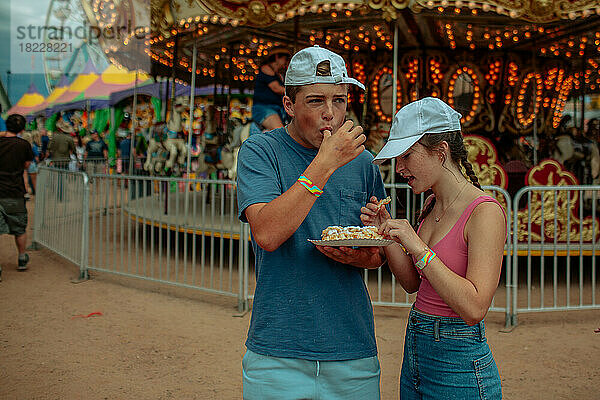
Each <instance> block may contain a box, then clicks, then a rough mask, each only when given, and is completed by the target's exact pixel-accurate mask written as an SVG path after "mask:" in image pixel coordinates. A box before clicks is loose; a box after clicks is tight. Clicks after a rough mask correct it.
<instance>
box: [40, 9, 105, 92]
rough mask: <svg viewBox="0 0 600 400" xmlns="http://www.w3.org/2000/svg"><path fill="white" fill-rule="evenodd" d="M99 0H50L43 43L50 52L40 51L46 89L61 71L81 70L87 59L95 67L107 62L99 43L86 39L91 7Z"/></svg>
mask: <svg viewBox="0 0 600 400" xmlns="http://www.w3.org/2000/svg"><path fill="white" fill-rule="evenodd" d="M97 2H98V0H49V4H48V10H47V13H46V21H45V27H46V29H45V30H44V43H45V44H46V48H47V49H48V50H52V51H46V52H44V53H43V65H44V75H45V80H46V86H47V88H48V92H51V91H52V89H54V86H55V84H56V83H57V82H58V80H59V79H60V77H61V75H62V74H64V73H76V72H78V71H81V70H83V67H84V66H85V64H86V63H87V61H88V60H90V59H91V60H92V62H93V64H94V65H95V66H96V68H97V69H99V70H101V69H103V68H104V67H106V66H107V65H108V61H107V58H106V56H105V54H104V51H103V50H102V48H101V46H100V45H99V43H98V42H97V41H96V42H94V41H93V40H89V35H88V32H89V26H90V12H89V11H90V10H92V9H93V3H97Z"/></svg>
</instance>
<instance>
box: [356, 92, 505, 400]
mask: <svg viewBox="0 0 600 400" xmlns="http://www.w3.org/2000/svg"><path fill="white" fill-rule="evenodd" d="M460 118H461V116H460V114H459V113H457V112H456V111H454V110H453V109H452V108H450V106H448V105H447V104H446V103H444V102H443V101H441V100H439V99H436V98H432V97H427V98H424V99H422V100H419V101H416V102H413V103H409V104H407V105H406V106H404V107H403V108H402V109H400V110H399V111H398V113H397V114H396V115H395V117H394V121H393V124H392V127H391V130H390V135H389V138H388V141H387V143H386V145H385V146H384V147H383V148H382V149H381V151H380V152H379V154H378V155H377V156H376V157H375V160H374V162H375V163H381V162H383V161H384V160H387V159H391V158H395V159H396V172H397V173H399V174H401V175H402V176H403V177H405V178H407V180H408V184H409V185H410V186H411V188H412V190H413V192H414V194H420V193H423V192H426V191H427V190H429V189H431V191H432V192H433V194H432V195H431V196H429V197H428V198H427V199H426V201H425V203H424V204H425V206H424V208H423V210H422V211H421V213H420V214H419V216H418V219H417V224H416V231H415V229H413V227H412V226H411V225H410V223H409V222H408V221H407V220H406V219H391V218H390V215H389V213H388V212H387V210H385V209H382V210H380V211H378V208H377V207H376V200H377V199H376V198H372V199H371V200H372V202H371V203H369V204H368V205H367V207H364V208H363V209H362V212H363V215H361V219H362V221H363V223H364V224H365V225H375V226H378V227H379V231H380V232H381V233H382V234H384V235H386V236H389V237H391V238H392V239H393V240H394V241H396V242H397V244H396V245H390V246H387V247H384V251H385V254H386V257H387V261H388V265H389V267H390V270H391V271H392V272H393V274H394V275H395V277H396V278H397V279H398V281H399V282H400V284H401V285H402V287H403V288H404V289H405V290H406V291H407V292H409V293H413V292H415V291H417V297H416V301H415V303H414V304H413V307H412V309H411V311H410V316H409V318H408V325H407V328H406V336H405V339H404V358H403V362H402V372H401V378H400V398H401V399H402V400H412V399H480V398H486V399H500V398H501V397H502V389H501V383H500V375H499V373H498V368H497V366H496V363H495V361H494V358H493V356H492V353H491V351H490V348H489V346H488V344H487V341H486V338H485V325H484V323H483V318H484V317H485V315H486V313H487V311H488V309H489V307H490V304H491V302H492V299H493V297H494V293H495V291H496V288H497V287H498V282H499V279H500V271H501V269H502V257H503V252H504V243H505V241H506V216H505V215H504V211H503V209H502V207H501V206H500V204H499V203H498V202H497V201H496V200H495V199H494V198H492V197H490V196H488V195H486V194H485V192H483V191H482V190H481V188H480V186H479V183H478V180H477V177H476V176H475V173H474V172H473V168H472V166H471V164H470V163H469V161H468V160H467V151H466V150H465V146H464V144H463V136H462V133H461V126H460ZM462 168H464V169H465V172H466V177H465V175H464V174H463V172H462Z"/></svg>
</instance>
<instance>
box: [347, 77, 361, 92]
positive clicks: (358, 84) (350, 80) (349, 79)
mask: <svg viewBox="0 0 600 400" xmlns="http://www.w3.org/2000/svg"><path fill="white" fill-rule="evenodd" d="M342 82H343V83H351V84H353V85H356V86H358V87H359V88H361V89H362V90H365V85H363V84H362V83H360V82H359V81H357V80H356V79H354V78H350V77H346V78H344V79H343V80H342Z"/></svg>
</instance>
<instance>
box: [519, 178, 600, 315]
mask: <svg viewBox="0 0 600 400" xmlns="http://www.w3.org/2000/svg"><path fill="white" fill-rule="evenodd" d="M599 191H600V186H588V185H586V186H538V187H535V186H528V187H524V188H522V189H521V190H519V191H518V192H517V193H516V194H515V198H514V200H513V208H514V209H515V212H514V213H513V219H512V223H513V235H512V241H513V247H514V248H515V249H516V251H515V252H513V257H512V258H513V261H512V264H513V274H512V277H511V281H512V285H513V288H514V290H513V291H512V310H513V312H512V320H511V321H510V323H511V324H512V325H516V324H517V314H518V313H524V312H541V311H554V310H573V309H590V308H600V303H599V302H598V293H599V290H600V289H599V288H598V287H597V257H598V255H600V231H599V227H600V219H599V217H600V216H599V215H598V208H597V204H598V193H599ZM584 198H587V199H589V201H584ZM586 203H587V204H586ZM573 289H574V290H573Z"/></svg>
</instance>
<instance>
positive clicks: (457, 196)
mask: <svg viewBox="0 0 600 400" xmlns="http://www.w3.org/2000/svg"><path fill="white" fill-rule="evenodd" d="M467 185H468V183H466V182H465V184H464V185H463V187H462V189H460V192H458V194H457V195H456V197H455V198H454V200H452V201H451V202H450V204H448V207H446V208H445V209H444V210H443V211H442V214H441V215H440V216H438V217H435V222H436V223H438V222H440V220H441V219H442V217H443V216H444V214H446V211H448V209H449V208H450V207H451V206H452V204H454V202H455V201H456V200H458V198H459V197H460V195H461V194H462V192H463V190H465V188H466V187H467Z"/></svg>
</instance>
